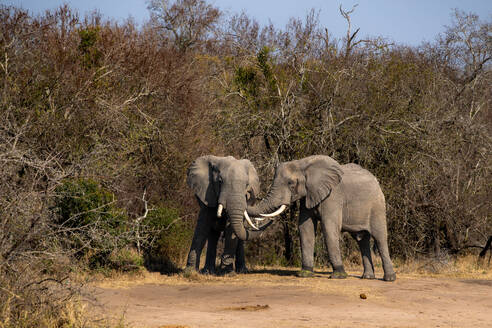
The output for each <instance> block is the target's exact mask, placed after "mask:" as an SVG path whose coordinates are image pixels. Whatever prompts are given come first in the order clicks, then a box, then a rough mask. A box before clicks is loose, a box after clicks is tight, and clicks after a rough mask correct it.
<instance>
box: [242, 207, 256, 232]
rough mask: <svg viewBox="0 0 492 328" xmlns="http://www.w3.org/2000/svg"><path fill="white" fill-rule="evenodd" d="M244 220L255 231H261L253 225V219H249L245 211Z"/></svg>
mask: <svg viewBox="0 0 492 328" xmlns="http://www.w3.org/2000/svg"><path fill="white" fill-rule="evenodd" d="M244 218H245V219H246V222H248V224H249V225H250V226H252V227H253V229H255V230H260V229H259V228H257V227H256V226H255V225H254V224H253V222H251V219H250V218H249V215H248V212H246V211H244Z"/></svg>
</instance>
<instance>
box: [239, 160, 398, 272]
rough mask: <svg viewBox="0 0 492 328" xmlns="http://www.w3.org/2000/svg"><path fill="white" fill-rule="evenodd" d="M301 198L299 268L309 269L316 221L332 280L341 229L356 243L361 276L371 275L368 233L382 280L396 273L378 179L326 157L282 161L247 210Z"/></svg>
mask: <svg viewBox="0 0 492 328" xmlns="http://www.w3.org/2000/svg"><path fill="white" fill-rule="evenodd" d="M297 200H300V203H301V207H300V214H299V234H300V239H301V252H302V269H303V272H305V271H312V270H313V265H314V242H315V231H316V225H317V223H318V222H320V223H321V230H322V232H323V235H324V239H325V243H326V247H327V249H328V253H329V259H330V262H331V264H332V266H333V275H332V277H333V278H345V277H346V276H347V274H346V273H345V270H344V268H343V263H342V257H341V253H340V236H341V232H344V231H347V232H349V233H350V234H351V235H352V236H353V237H354V238H355V239H356V240H357V243H358V245H359V248H360V251H361V255H362V262H363V265H364V274H363V276H362V278H367V279H373V278H374V266H373V263H372V258H371V249H370V237H371V236H372V237H373V238H374V240H375V242H376V245H377V248H378V250H379V254H380V255H381V258H382V261H383V269H384V280H386V281H393V280H395V279H396V274H395V272H394V270H393V264H392V262H391V259H390V256H389V251H388V242H387V229H386V204H385V199H384V195H383V192H382V191H381V188H380V186H379V183H378V181H377V179H376V178H375V177H374V176H373V175H372V174H371V173H370V172H369V171H367V170H365V169H363V168H362V167H360V166H359V165H357V164H346V165H340V164H338V162H337V161H335V160H334V159H332V158H331V157H329V156H321V155H318V156H310V157H306V158H304V159H301V160H295V161H290V162H285V163H282V164H280V165H279V167H278V168H277V170H276V173H275V178H274V181H273V183H272V187H271V189H270V191H269V193H268V195H267V197H266V198H265V199H264V200H262V201H261V202H260V203H259V204H257V205H256V206H248V213H249V214H250V215H254V216H257V215H259V214H260V213H271V212H273V211H275V210H276V209H278V208H279V207H280V206H281V205H289V204H290V203H292V202H295V201H297Z"/></svg>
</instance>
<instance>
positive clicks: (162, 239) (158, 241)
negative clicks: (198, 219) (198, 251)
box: [142, 207, 193, 272]
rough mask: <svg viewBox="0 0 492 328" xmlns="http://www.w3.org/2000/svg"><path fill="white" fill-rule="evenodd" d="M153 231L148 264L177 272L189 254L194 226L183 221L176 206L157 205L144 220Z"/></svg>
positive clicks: (146, 251) (147, 255)
mask: <svg viewBox="0 0 492 328" xmlns="http://www.w3.org/2000/svg"><path fill="white" fill-rule="evenodd" d="M142 223H143V225H145V226H146V227H147V229H149V230H150V231H153V236H152V241H151V242H150V243H149V246H148V247H147V248H146V250H145V253H146V261H147V266H148V267H149V268H151V269H153V270H159V271H162V272H176V271H177V270H178V268H179V267H181V266H183V265H184V263H185V261H186V256H187V255H188V251H189V246H190V243H191V238H192V237H193V229H192V228H193V226H191V225H190V224H187V223H185V222H183V221H182V220H181V218H180V216H179V211H178V210H177V209H175V208H169V207H157V208H154V209H153V210H151V211H149V214H148V216H147V218H146V219H145V220H144V221H143V222H142Z"/></svg>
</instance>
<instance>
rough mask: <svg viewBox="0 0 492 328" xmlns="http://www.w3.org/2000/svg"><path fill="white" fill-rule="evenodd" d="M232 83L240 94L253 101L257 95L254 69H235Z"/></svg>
mask: <svg viewBox="0 0 492 328" xmlns="http://www.w3.org/2000/svg"><path fill="white" fill-rule="evenodd" d="M234 83H235V84H236V85H237V88H238V90H239V92H241V93H242V94H244V95H246V96H248V97H251V98H253V99H254V98H256V96H257V95H258V80H257V78H256V71H255V69H254V68H252V67H242V66H239V67H237V68H236V71H235V75H234Z"/></svg>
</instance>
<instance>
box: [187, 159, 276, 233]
mask: <svg viewBox="0 0 492 328" xmlns="http://www.w3.org/2000/svg"><path fill="white" fill-rule="evenodd" d="M186 181H187V184H188V186H190V188H191V189H193V191H194V192H195V195H196V196H197V198H198V199H199V200H200V201H201V202H202V203H203V204H205V205H206V206H208V207H212V208H217V217H219V218H220V217H222V216H223V215H224V213H225V214H226V215H227V216H228V218H229V219H230V222H231V226H232V228H233V230H234V233H235V234H236V235H237V236H238V238H240V239H241V240H248V239H252V238H255V237H257V236H258V235H259V234H261V232H262V230H264V229H261V230H260V231H250V230H246V229H245V228H244V225H243V218H246V219H247V220H248V221H249V223H250V224H251V220H250V218H249V217H248V214H247V212H246V207H247V205H248V204H249V205H252V204H254V202H255V200H256V197H257V195H258V193H259V191H260V181H259V179H258V175H257V173H256V170H255V168H254V166H253V164H251V162H250V161H249V160H247V159H241V160H237V159H235V158H234V157H232V156H228V157H217V156H212V155H207V156H202V157H199V158H197V159H196V160H195V161H194V162H193V163H192V164H191V166H190V167H189V168H188V177H187V180H186ZM264 228H266V225H264Z"/></svg>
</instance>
